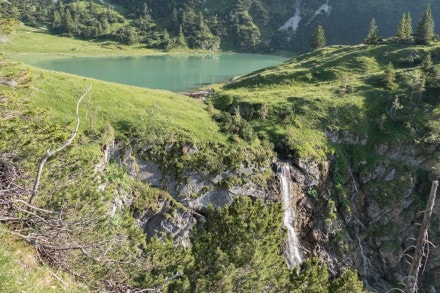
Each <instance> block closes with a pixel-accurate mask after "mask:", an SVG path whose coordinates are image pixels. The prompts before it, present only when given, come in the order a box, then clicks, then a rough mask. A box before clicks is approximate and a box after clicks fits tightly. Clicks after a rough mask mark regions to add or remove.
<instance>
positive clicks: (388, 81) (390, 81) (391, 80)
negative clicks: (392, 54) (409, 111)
mask: <svg viewBox="0 0 440 293" xmlns="http://www.w3.org/2000/svg"><path fill="white" fill-rule="evenodd" d="M383 83H384V84H385V86H386V87H387V88H388V89H393V88H394V86H395V85H396V71H395V70H394V66H393V64H392V63H391V62H390V63H388V65H387V67H385V71H384V75H383Z"/></svg>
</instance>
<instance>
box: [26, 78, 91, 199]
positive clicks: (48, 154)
mask: <svg viewBox="0 0 440 293" xmlns="http://www.w3.org/2000/svg"><path fill="white" fill-rule="evenodd" d="M91 89H92V84H90V86H89V87H88V88H87V89H86V91H85V92H84V94H83V95H82V96H81V97H79V99H78V102H77V103H76V112H75V115H76V126H75V130H74V131H73V132H72V135H71V136H70V138H69V139H68V140H67V141H66V142H65V143H64V144H63V145H62V146H60V147H58V148H57V149H55V150H53V151H51V150H50V148H48V149H47V151H46V154H45V155H44V157H43V158H42V159H41V160H40V163H39V164H38V171H37V176H36V177H35V181H34V188H33V189H32V195H31V197H30V199H29V204H30V205H32V204H33V203H34V200H35V198H36V196H37V195H38V187H39V186H40V179H41V173H42V172H43V168H44V165H45V164H46V161H47V160H48V159H49V158H50V157H52V156H54V155H56V154H57V153H59V152H61V151H62V150H63V149H65V148H66V147H68V146H69V145H71V144H72V142H73V140H74V139H75V137H76V135H77V133H78V129H79V123H80V119H79V105H80V103H81V101H82V99H83V98H84V97H85V96H87V94H88V93H89V92H90V90H91Z"/></svg>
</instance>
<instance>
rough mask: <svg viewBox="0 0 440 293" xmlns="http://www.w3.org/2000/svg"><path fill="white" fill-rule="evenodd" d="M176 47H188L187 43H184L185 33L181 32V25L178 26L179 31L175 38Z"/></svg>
mask: <svg viewBox="0 0 440 293" xmlns="http://www.w3.org/2000/svg"><path fill="white" fill-rule="evenodd" d="M176 47H178V48H187V47H188V44H187V43H186V39H185V35H184V34H183V28H182V25H180V26H179V33H178V34H177V39H176Z"/></svg>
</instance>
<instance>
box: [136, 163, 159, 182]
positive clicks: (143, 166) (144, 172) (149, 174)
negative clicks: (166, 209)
mask: <svg viewBox="0 0 440 293" xmlns="http://www.w3.org/2000/svg"><path fill="white" fill-rule="evenodd" d="M136 162H137V164H138V166H139V180H141V181H142V182H145V183H148V184H149V185H150V186H155V187H160V186H161V180H162V178H163V175H162V172H161V170H160V168H159V165H158V164H156V163H154V162H153V161H147V160H143V159H139V158H137V159H136Z"/></svg>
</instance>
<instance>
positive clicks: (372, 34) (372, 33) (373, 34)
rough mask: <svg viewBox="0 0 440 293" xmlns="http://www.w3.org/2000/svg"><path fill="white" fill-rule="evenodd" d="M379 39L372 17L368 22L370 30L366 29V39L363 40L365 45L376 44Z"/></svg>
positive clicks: (374, 20)
mask: <svg viewBox="0 0 440 293" xmlns="http://www.w3.org/2000/svg"><path fill="white" fill-rule="evenodd" d="M378 39H379V29H378V28H377V24H376V19H374V17H373V18H372V19H371V21H370V28H369V29H368V35H367V38H366V39H365V40H364V43H365V44H368V45H371V44H376V43H377V40H378Z"/></svg>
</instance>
